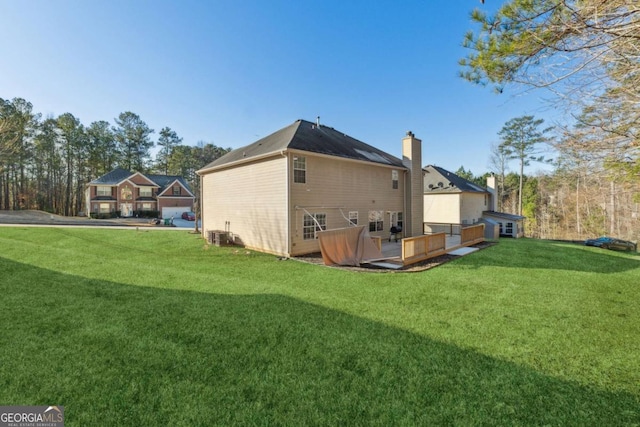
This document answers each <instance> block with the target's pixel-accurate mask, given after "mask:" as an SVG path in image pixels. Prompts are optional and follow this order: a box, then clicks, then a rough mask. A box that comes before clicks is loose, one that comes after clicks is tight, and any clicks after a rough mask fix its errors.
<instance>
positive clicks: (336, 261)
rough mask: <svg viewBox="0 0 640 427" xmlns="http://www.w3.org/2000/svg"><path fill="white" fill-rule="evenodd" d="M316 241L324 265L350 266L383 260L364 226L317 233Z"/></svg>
mask: <svg viewBox="0 0 640 427" xmlns="http://www.w3.org/2000/svg"><path fill="white" fill-rule="evenodd" d="M318 239H319V243H320V251H321V252H322V260H323V261H324V263H325V265H352V266H359V265H360V264H361V263H364V262H368V261H374V260H380V259H384V255H382V252H380V250H379V249H378V247H377V246H376V245H375V243H373V240H371V236H370V235H369V231H368V230H366V229H365V227H364V226H360V227H349V228H337V229H334V230H327V231H319V232H318Z"/></svg>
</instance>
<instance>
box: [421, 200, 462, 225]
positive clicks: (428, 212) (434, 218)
mask: <svg viewBox="0 0 640 427" xmlns="http://www.w3.org/2000/svg"><path fill="white" fill-rule="evenodd" d="M460 196H461V193H456V194H425V195H424V222H440V223H447V224H460V223H461V222H462V221H461V220H462V218H460Z"/></svg>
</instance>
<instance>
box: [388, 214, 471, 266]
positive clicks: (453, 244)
mask: <svg viewBox="0 0 640 427" xmlns="http://www.w3.org/2000/svg"><path fill="white" fill-rule="evenodd" d="M483 241H484V224H479V225H474V226H469V227H465V228H464V229H462V230H461V233H460V234H453V235H451V234H445V233H434V234H426V235H423V236H417V237H409V238H404V239H401V240H398V241H395V240H394V239H391V241H389V240H388V239H381V240H380V241H379V243H378V244H379V247H380V248H381V251H382V254H383V255H384V256H385V258H386V259H385V260H384V262H385V263H388V264H389V265H399V266H406V265H411V264H414V263H417V262H420V261H424V260H427V259H429V258H434V257H437V256H440V255H443V254H447V253H450V252H453V251H455V250H457V249H459V248H462V247H466V246H471V245H474V244H476V243H480V242H483Z"/></svg>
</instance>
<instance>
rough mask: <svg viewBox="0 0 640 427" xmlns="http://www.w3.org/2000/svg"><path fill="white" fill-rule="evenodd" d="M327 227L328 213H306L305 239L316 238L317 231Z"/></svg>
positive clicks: (304, 222) (303, 234)
mask: <svg viewBox="0 0 640 427" xmlns="http://www.w3.org/2000/svg"><path fill="white" fill-rule="evenodd" d="M326 229H327V214H323V213H315V214H311V215H309V214H307V213H306V214H304V220H303V227H302V237H303V238H304V240H310V239H315V238H316V232H317V231H322V230H326Z"/></svg>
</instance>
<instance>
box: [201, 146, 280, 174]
mask: <svg viewBox="0 0 640 427" xmlns="http://www.w3.org/2000/svg"><path fill="white" fill-rule="evenodd" d="M286 151H287V150H277V151H271V152H269V153H265V154H261V155H259V156H252V157H246V158H244V159H240V160H235V161H233V162H229V163H223V164H221V165H216V166H211V167H208V168H202V169H200V170H197V171H196V174H197V175H198V176H203V175H206V174H208V173H211V172H215V171H218V170H222V169H228V168H232V167H235V166H238V165H242V164H245V163H251V162H255V161H256V160H263V159H267V158H269V157H275V156H279V155H284V153H286Z"/></svg>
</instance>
